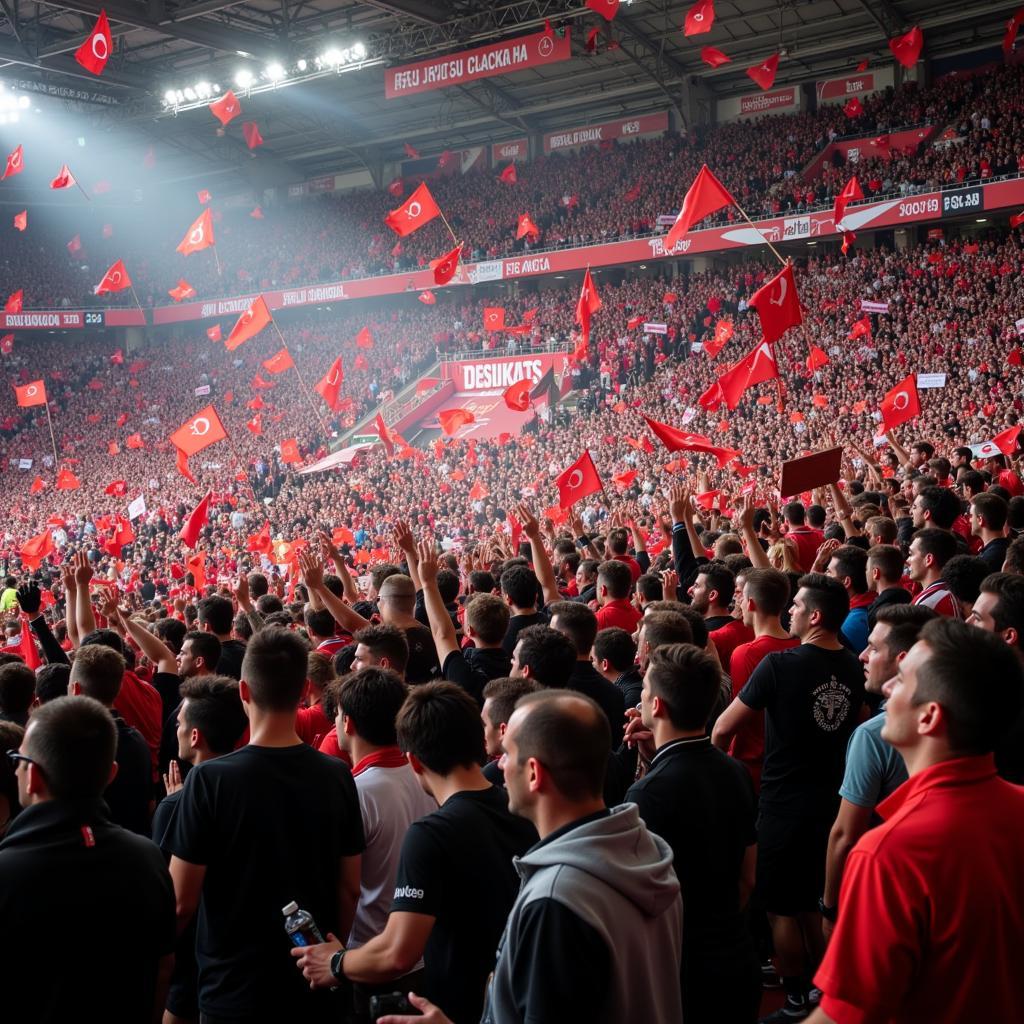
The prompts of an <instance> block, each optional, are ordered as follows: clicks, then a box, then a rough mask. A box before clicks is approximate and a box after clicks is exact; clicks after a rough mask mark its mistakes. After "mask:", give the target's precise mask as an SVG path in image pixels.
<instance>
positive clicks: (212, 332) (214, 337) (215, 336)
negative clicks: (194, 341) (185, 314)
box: [206, 324, 221, 341]
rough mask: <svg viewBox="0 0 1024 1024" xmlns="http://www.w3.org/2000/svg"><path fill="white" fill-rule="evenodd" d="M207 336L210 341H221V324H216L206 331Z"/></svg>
mask: <svg viewBox="0 0 1024 1024" xmlns="http://www.w3.org/2000/svg"><path fill="white" fill-rule="evenodd" d="M206 336H207V337H208V338H209V339H210V341H220V339H221V333H220V324H214V325H213V327H208V328H207V329H206Z"/></svg>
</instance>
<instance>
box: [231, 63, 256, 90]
mask: <svg viewBox="0 0 1024 1024" xmlns="http://www.w3.org/2000/svg"><path fill="white" fill-rule="evenodd" d="M252 81H253V79H252V72H251V71H250V70H249V69H248V68H242V69H241V71H239V72H238V74H236V75H235V85H237V86H238V88H239V89H248V88H249V86H250V85H252Z"/></svg>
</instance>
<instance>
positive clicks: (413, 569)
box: [391, 520, 423, 590]
mask: <svg viewBox="0 0 1024 1024" xmlns="http://www.w3.org/2000/svg"><path fill="white" fill-rule="evenodd" d="M391 534H392V536H393V537H394V540H395V544H396V545H397V546H398V548H399V550H400V551H401V552H402V554H403V555H405V563H406V565H408V566H409V579H411V580H412V585H413V586H414V587H415V588H416V589H417V590H422V589H423V583H422V581H421V580H420V574H419V568H418V567H419V562H418V559H417V557H416V541H415V540H414V539H413V535H412V530H411V529H409V524H408V523H403V522H402V521H401V520H399V522H397V523H395V526H394V529H393V530H392V531H391Z"/></svg>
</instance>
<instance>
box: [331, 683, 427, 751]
mask: <svg viewBox="0 0 1024 1024" xmlns="http://www.w3.org/2000/svg"><path fill="white" fill-rule="evenodd" d="M331 689H332V691H333V694H334V700H335V702H336V704H337V706H338V707H339V708H340V709H341V713H342V714H343V715H345V716H346V717H347V718H351V719H352V721H353V723H354V725H355V730H356V732H357V733H358V734H359V735H360V736H361V737H362V738H363V739H364V740H366V742H367V743H372V744H373V745H374V746H375V747H393V746H394V745H395V744H396V743H397V742H398V735H397V733H396V732H395V720H396V719H397V718H398V712H399V711H401V710H402V705H403V704H404V703H405V698H406V697H407V696H408V695H409V687H408V686H406V685H405V683H404V682H403V681H402V678H401V676H399V675H398V674H397V673H395V672H392V671H391V670H390V669H386V668H364V669H360V670H359V671H358V672H353V673H352V675H350V676H346V677H345V678H344V679H340V680H338V682H336V683H333V684H332V685H331Z"/></svg>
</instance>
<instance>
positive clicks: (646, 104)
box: [0, 0, 1021, 187]
mask: <svg viewBox="0 0 1024 1024" xmlns="http://www.w3.org/2000/svg"><path fill="white" fill-rule="evenodd" d="M1020 2H1021V0H1007V2H1001V0H987V2H983V0H783V2H774V3H773V2H770V0H716V4H715V11H716V18H715V22H714V26H713V28H712V30H711V31H710V32H709V33H706V34H704V35H700V36H695V37H691V38H686V37H685V36H684V35H683V32H682V22H683V19H684V17H685V14H686V11H687V9H688V7H689V3H688V2H683V3H679V2H668V0H622V3H621V4H620V6H619V11H618V14H617V16H616V17H615V19H614V20H613V21H612V22H606V21H605V20H604V19H603V18H602V17H600V16H599V15H597V14H595V13H594V12H593V11H592V10H590V9H588V8H587V7H585V6H583V5H582V4H579V3H571V2H565V0H498V2H482V0H361V2H355V0H198V2H182V3H176V2H173V0H147V2H145V3H143V2H142V0H135V2H131V0H108V2H106V3H99V2H95V0H47V2H45V3H35V2H30V0H0V78H7V79H16V80H18V81H19V82H21V83H22V84H26V83H29V82H31V83H34V84H35V86H36V87H37V88H47V89H49V90H50V91H51V92H54V93H58V92H59V91H60V90H66V89H72V90H82V91H83V92H87V93H90V94H92V98H93V99H99V98H101V97H102V98H106V99H107V100H108V102H109V101H110V100H111V99H113V100H116V103H115V104H112V105H108V106H102V105H99V104H97V105H96V107H95V110H96V113H95V115H94V116H93V117H92V118H91V124H92V126H93V127H94V128H99V129H103V128H104V127H108V128H113V127H114V126H116V127H117V129H119V130H121V131H122V135H123V129H125V128H135V129H137V136H138V135H141V136H142V137H148V138H149V140H151V141H152V142H153V143H155V144H156V145H158V147H159V148H160V150H161V151H162V152H163V153H164V154H165V155H166V156H167V157H168V159H169V162H168V163H165V165H164V166H165V168H168V169H169V170H170V169H177V170H179V171H180V173H181V175H182V176H188V173H189V172H191V171H199V172H205V173H210V172H212V171H214V170H218V171H219V172H220V173H221V174H224V175H230V176H232V177H233V178H234V179H235V180H236V181H244V182H247V183H249V184H251V185H253V186H254V187H261V186H262V187H266V186H269V185H273V184H278V185H280V184H285V183H287V182H291V181H298V180H305V179H308V178H311V177H314V176H316V175H318V174H324V173H327V172H343V171H346V170H354V169H359V168H368V169H369V170H370V171H371V173H373V174H374V175H375V176H376V179H377V180H378V181H379V180H380V171H381V168H382V166H383V164H385V163H389V162H393V161H395V160H397V159H399V158H400V157H401V155H402V151H403V144H404V143H410V144H412V145H413V146H415V147H416V148H417V149H419V150H421V151H423V152H424V153H425V154H426V153H434V154H436V153H439V152H440V151H442V150H444V149H452V150H455V149H461V148H464V147H466V146H470V145H475V144H481V143H483V142H488V141H501V140H503V139H511V138H515V137H521V136H523V135H524V134H527V133H535V132H544V131H551V130H554V129H557V128H562V127H570V128H571V127H576V126H579V125H582V124H586V123H595V122H599V121H602V120H609V119H612V118H616V117H622V116H626V115H632V114H635V113H643V112H645V111H654V110H665V109H668V110H674V111H675V112H676V114H677V117H678V123H680V124H686V123H687V115H688V113H689V112H692V110H693V109H694V107H693V103H694V102H696V103H698V104H699V103H708V102H710V101H712V100H714V99H716V98H719V97H722V96H728V95H738V94H741V93H749V92H752V91H755V87H754V86H753V85H752V83H751V82H750V80H749V79H748V78H747V77H746V75H745V74H744V71H745V69H746V68H747V67H748V66H750V65H753V64H756V63H759V62H760V61H762V60H764V59H765V58H767V57H768V56H770V55H771V54H773V53H775V52H780V53H781V54H782V58H781V61H780V64H779V71H778V77H777V79H776V86H784V85H787V84H791V83H793V82H796V81H806V80H809V79H815V78H817V79H820V78H824V77H829V76H835V75H839V74H846V73H850V72H853V70H854V68H855V66H856V64H857V63H858V62H859V61H860V60H862V59H864V58H869V59H870V61H871V64H872V66H877V65H878V64H879V63H881V62H886V63H891V62H892V56H891V54H890V53H889V50H888V46H887V39H888V38H889V37H892V36H895V35H898V34H900V33H902V32H905V31H906V30H907V29H909V28H910V27H911V26H913V25H920V26H921V28H922V29H923V32H924V40H925V43H924V52H923V56H924V57H926V58H928V57H936V56H942V55H947V54H952V53H955V52H957V51H960V50H964V49H976V48H980V47H984V46H992V45H995V44H997V43H998V41H999V40H1000V39H1001V38H1002V35H1003V31H1004V27H1005V23H1006V20H1007V19H1008V17H1009V16H1010V14H1011V13H1012V12H1013V11H1014V10H1015V9H1016V8H1017V7H1018V6H1019V5H1020ZM101 7H104V8H105V9H106V11H107V14H108V17H109V19H110V24H111V29H112V34H113V37H114V41H115V52H114V54H113V56H112V58H111V60H110V62H109V64H108V65H107V68H106V70H105V72H104V74H103V75H102V77H100V78H96V77H95V76H93V75H91V74H89V72H87V71H85V70H84V69H83V68H82V67H80V66H79V65H78V64H77V63H76V62H75V60H74V51H75V50H76V49H77V47H78V46H79V45H80V44H81V43H82V42H83V40H85V39H86V38H87V36H88V34H89V32H90V30H91V28H92V26H93V24H94V22H95V18H96V16H97V15H98V13H99V11H100V8H101ZM545 19H549V20H550V22H551V24H552V26H553V27H554V30H555V31H556V32H560V31H562V30H563V29H566V28H567V29H569V33H570V38H571V48H572V56H571V59H569V60H565V61H562V62H559V63H552V64H547V65H544V66H540V67H533V68H530V69H528V70H523V71H518V72H515V73H512V74H505V75H499V76H495V77H492V78H487V79H483V80H478V81H475V82H472V83H469V84H465V85H457V86H453V87H449V88H445V89H439V90H434V91H429V92H423V93H420V94H417V95H412V96H406V97H403V98H401V99H395V100H387V99H385V90H384V78H385V70H386V69H387V68H388V67H393V66H396V65H401V64H407V63H410V62H415V61H417V60H422V59H425V58H427V57H430V56H436V55H441V54H445V53H452V52H455V51H460V50H466V49H472V48H474V47H478V46H483V45H486V44H488V43H491V42H496V41H498V40H501V39H505V38H509V37H511V36H515V35H522V34H526V33H530V32H539V31H543V30H544V26H545ZM595 28H596V29H599V30H600V32H599V34H598V37H597V46H596V52H594V53H588V52H586V50H585V39H586V36H587V35H588V33H589V32H590V30H591V29H595ZM357 43H359V44H362V48H365V49H362V48H360V49H359V51H358V52H359V53H360V54H364V57H363V59H362V60H360V61H356V62H355V63H354V65H353V66H354V69H353V70H342V71H341V72H340V73H338V72H335V71H332V72H330V73H329V74H328V73H322V77H312V76H313V72H314V70H315V60H316V58H317V57H318V56H322V55H323V54H324V53H325V52H326V51H327V50H330V49H333V50H334V51H335V52H336V53H337V52H338V51H339V50H345V49H349V48H352V47H354V46H355V44H357ZM609 44H611V45H609ZM706 45H709V46H714V47H717V48H719V49H722V50H724V51H725V52H727V53H728V54H729V56H730V57H731V58H732V63H730V64H728V65H725V66H724V67H721V68H718V69H715V70H712V69H711V68H709V67H708V66H707V65H706V64H704V63H703V62H702V61H701V59H700V49H701V47H702V46H706ZM300 61H305V62H306V68H307V69H308V73H309V75H310V77H311V80H308V81H303V82H302V84H297V85H288V84H287V83H288V82H292V81H294V79H295V77H296V76H297V75H298V71H297V70H296V69H297V68H298V67H299V62H300ZM275 63H276V64H278V65H280V69H281V71H282V72H283V73H284V78H283V79H282V80H281V82H280V83H279V84H278V87H277V88H276V89H270V90H269V91H265V92H262V93H260V94H259V95H251V96H246V94H245V91H244V90H241V89H239V88H238V87H237V86H236V85H235V84H234V81H235V77H236V75H237V73H238V72H239V70H241V69H247V70H248V71H249V73H250V74H251V76H252V77H253V80H254V82H256V83H260V82H263V84H264V86H265V87H267V88H268V89H269V85H268V83H267V82H266V81H265V78H263V79H261V75H263V76H265V75H266V69H267V68H268V66H270V65H273V64H275ZM199 81H204V82H207V83H217V84H218V85H220V86H221V89H222V90H224V89H227V88H234V89H235V91H236V92H237V93H238V95H239V97H240V99H241V101H242V106H243V110H244V116H245V119H253V120H256V121H257V122H258V123H259V126H260V131H261V133H262V135H263V138H264V140H265V144H264V145H263V146H262V147H260V149H259V150H258V151H257V153H256V154H255V159H254V160H250V154H249V153H248V152H247V150H246V147H245V144H244V142H243V141H242V139H241V132H240V131H239V130H238V126H237V124H236V125H235V126H233V128H232V129H231V130H229V132H228V133H227V134H226V135H225V136H224V137H217V136H216V135H215V131H214V130H215V129H216V127H217V124H216V122H215V121H214V120H213V118H212V117H211V116H210V114H209V112H208V111H207V110H205V109H203V107H205V103H201V104H199V105H198V106H197V107H196V108H193V109H186V110H182V109H179V110H178V111H174V110H172V109H168V108H167V106H166V103H165V101H164V96H165V94H166V93H167V91H168V90H174V89H183V88H185V87H187V86H190V85H193V84H195V83H197V82H199ZM63 95H65V98H67V96H66V93H65V94H63ZM79 98H80V99H87V97H85V96H80V97H79ZM186 106H188V104H186Z"/></svg>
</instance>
